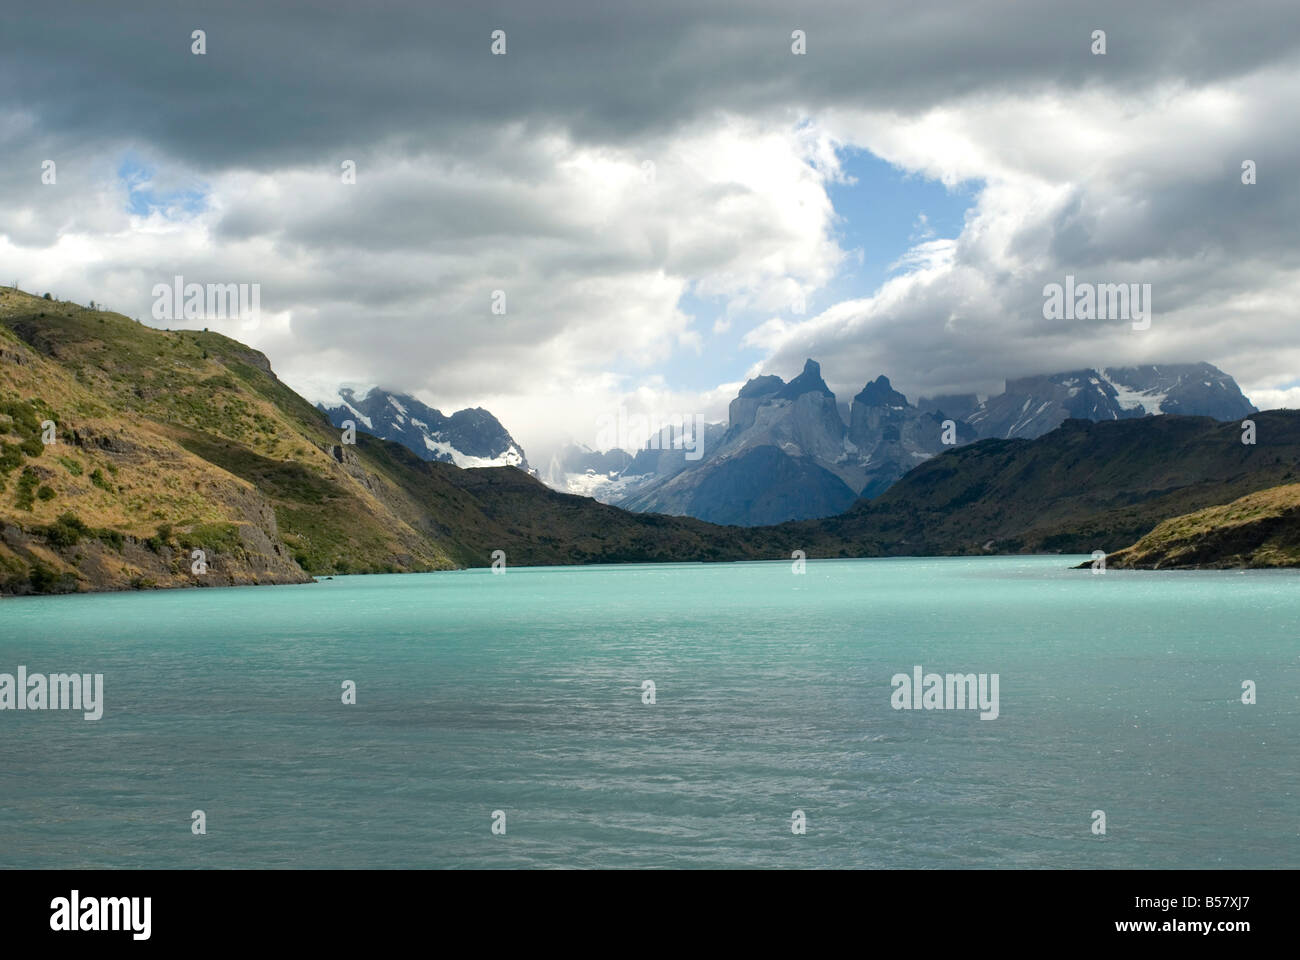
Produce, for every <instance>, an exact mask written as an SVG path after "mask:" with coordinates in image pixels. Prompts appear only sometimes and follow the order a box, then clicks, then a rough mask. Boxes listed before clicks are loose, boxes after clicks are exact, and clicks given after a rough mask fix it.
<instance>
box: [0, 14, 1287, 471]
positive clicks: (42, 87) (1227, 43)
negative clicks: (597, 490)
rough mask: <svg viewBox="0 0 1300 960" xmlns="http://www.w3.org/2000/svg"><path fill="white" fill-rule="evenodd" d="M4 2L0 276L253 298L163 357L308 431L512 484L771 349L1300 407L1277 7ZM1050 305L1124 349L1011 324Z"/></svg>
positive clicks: (136, 292)
mask: <svg viewBox="0 0 1300 960" xmlns="http://www.w3.org/2000/svg"><path fill="white" fill-rule="evenodd" d="M5 5H6V10H5V12H4V28H3V30H2V31H0V157H2V158H3V160H2V161H0V270H2V271H3V272H4V276H3V278H0V279H3V281H4V282H6V283H8V282H10V281H11V280H17V281H18V282H19V285H20V286H21V287H23V288H24V289H27V290H31V291H35V292H44V291H46V290H49V291H52V292H53V293H54V294H56V295H57V296H60V297H63V298H67V299H73V300H77V301H79V302H83V303H84V302H87V301H90V300H96V301H98V302H102V303H104V304H106V305H107V306H108V307H110V308H111V309H115V310H118V311H121V312H123V313H127V314H129V315H131V316H135V317H139V318H140V319H142V320H144V321H145V322H148V323H153V324H155V325H158V326H170V327H174V328H175V327H184V326H187V324H186V322H184V321H182V320H174V321H155V320H153V319H152V317H151V308H152V305H153V302H154V298H153V295H152V290H153V287H154V285H155V284H157V283H160V282H169V281H170V279H171V278H172V277H173V276H176V275H181V276H183V277H184V278H185V280H186V281H187V282H197V283H204V284H206V283H257V284H260V288H261V314H260V316H259V317H258V319H257V321H256V323H253V322H249V321H240V320H233V321H228V322H227V321H218V320H205V321H202V322H197V323H189V324H188V325H189V326H209V327H211V328H213V329H219V330H221V331H222V332H225V333H228V334H230V335H231V336H235V337H237V338H239V339H241V340H244V341H246V342H249V343H251V344H253V345H255V346H257V347H258V348H259V349H261V350H263V351H265V352H266V353H267V354H268V356H269V357H270V358H271V361H272V364H273V365H274V367H275V369H276V370H277V371H278V372H279V374H280V376H281V377H282V379H284V380H285V381H286V382H288V383H289V384H290V385H292V386H294V387H295V388H297V389H298V390H299V391H300V392H303V393H304V394H305V395H307V396H309V397H310V398H312V399H316V398H318V397H321V396H324V395H326V394H327V393H328V392H330V391H331V390H332V389H333V388H334V387H336V386H337V385H338V384H340V383H351V384H373V383H381V384H383V385H385V386H388V387H390V388H393V389H398V390H403V391H406V392H410V393H415V394H417V395H418V396H420V397H421V399H423V400H425V401H426V402H428V403H430V404H432V405H434V406H437V407H439V408H441V409H443V410H444V412H450V411H451V410H453V409H457V408H459V407H462V406H468V405H481V406H485V407H487V408H488V409H490V410H492V411H493V412H494V413H496V414H497V416H498V417H499V418H500V419H501V420H502V421H503V423H505V425H506V426H507V428H508V429H510V430H511V432H512V433H514V435H515V436H516V438H517V439H519V440H520V441H521V442H522V443H523V445H524V447H525V449H526V450H527V451H528V453H529V457H530V459H531V460H533V462H534V463H543V462H544V461H545V459H546V458H547V457H548V456H549V455H550V453H551V452H553V451H554V449H556V447H557V446H558V445H559V444H561V443H562V442H564V441H565V440H567V439H569V438H570V437H572V438H575V439H577V440H579V441H585V442H588V443H591V442H593V441H594V439H595V435H596V432H597V419H598V418H599V417H600V416H602V415H603V414H608V413H610V412H613V411H614V410H616V409H617V408H618V406H619V405H620V404H622V405H626V406H627V407H628V409H629V410H631V411H641V412H646V413H650V414H659V415H662V416H665V417H667V416H671V415H673V414H674V413H704V414H706V415H708V416H709V417H710V419H722V418H725V412H726V404H727V401H728V400H729V399H730V398H731V397H732V396H734V394H735V391H736V389H737V388H738V386H739V385H740V384H741V383H742V382H743V381H744V380H745V379H746V378H747V377H749V376H752V375H755V374H756V373H759V372H765V373H776V374H779V375H781V376H783V377H786V378H789V377H790V376H793V375H794V374H795V373H797V372H798V371H799V369H800V368H801V367H802V365H803V361H804V358H805V357H813V358H816V359H818V360H819V361H820V362H821V364H822V369H823V373H824V375H825V377H826V379H827V381H828V382H829V384H830V386H831V388H832V389H833V390H835V392H836V393H837V395H839V396H840V398H841V399H842V400H847V399H848V398H850V397H851V396H852V395H853V394H854V393H856V392H857V391H858V390H859V389H861V387H862V385H863V384H864V383H865V382H866V381H867V380H868V379H871V378H874V377H875V376H877V375H878V374H880V373H887V374H888V375H889V376H890V377H891V379H892V380H893V381H894V384H895V386H897V387H898V388H900V389H902V390H903V391H904V392H906V393H907V394H908V395H909V396H910V397H912V398H913V399H915V397H916V396H917V395H918V394H933V393H950V392H972V391H973V392H979V393H989V392H997V391H999V390H1001V388H1002V384H1003V381H1004V379H1005V378H1007V377H1009V376H1022V375H1027V374H1032V373H1045V372H1055V371H1058V370H1064V369H1072V368H1078V367H1084V366H1114V365H1122V364H1131V363H1162V362H1164V363H1172V362H1183V361H1197V360H1208V361H1210V362H1211V363H1214V364H1216V365H1218V366H1220V367H1221V368H1223V369H1224V370H1226V371H1227V372H1228V373H1230V374H1232V375H1233V376H1235V377H1236V378H1237V380H1238V382H1239V383H1240V384H1241V385H1242V387H1243V389H1244V390H1245V391H1246V393H1247V395H1248V396H1250V397H1251V399H1252V400H1253V401H1254V402H1255V403H1256V404H1257V405H1259V406H1261V407H1275V406H1281V405H1291V406H1300V324H1298V322H1297V321H1298V320H1300V311H1298V310H1297V303H1300V202H1298V200H1297V198H1300V110H1297V109H1296V104H1297V103H1300V5H1297V4H1295V3H1294V2H1245V0H1239V2H1236V3H1233V4H1222V3H1203V2H1196V0H1169V2H1164V0H1144V2H1142V3H1139V4H1134V3H1132V0H1122V2H1118V0H1117V2H1111V0H1094V2H1090V3H1088V4H1079V3H1068V4H1066V3H1062V4H1055V3H1051V4H1048V3H1033V4H1029V3H1011V2H1006V3H1003V2H984V0H951V2H943V3H939V2H925V0H907V2H899V3H874V2H864V0H854V2H848V3H835V2H819V3H815V4H797V3H796V4H791V3H788V2H782V3H767V2H746V3H743V4H732V3H708V2H700V0H689V2H678V0H655V2H654V3H642V4H631V3H629V4H622V3H608V2H603V0H547V2H544V3H542V2H538V0H522V2H518V3H492V2H475V3H472V4H451V3H449V2H437V3H430V2H428V0H425V2H420V3H414V2H400V3H399V2H389V3H385V2H368V3H365V4H346V5H345V4H340V3H331V4H323V3H322V4H306V3H293V4H290V3H266V2H263V0H258V2H243V0H222V2H220V3H211V4H203V3H186V2H183V0H182V2H178V0H166V2H160V3H141V2H132V0H126V2H123V3H114V4H102V3H101V4H93V5H92V4H82V3H68V4H62V3H58V2H54V3H45V4H43V5H40V6H28V7H26V8H25V9H24V10H23V11H22V12H17V10H16V7H15V6H14V5H12V4H10V3H9V2H7V0H6V4H5ZM1085 8H1086V9H1085ZM1099 29H1100V30H1104V31H1105V44H1106V52H1105V54H1104V55H1097V54H1094V53H1093V52H1092V49H1093V46H1094V40H1093V31H1095V30H1099ZM195 30H203V31H204V34H205V43H206V52H205V53H203V54H202V55H198V54H195V53H194V52H192V51H193V45H194V42H195V41H194V40H193V39H192V36H193V32H194V31H195ZM496 30H502V31H504V32H505V54H504V55H494V54H493V52H492V49H491V48H492V44H493V40H492V35H493V31H496ZM796 30H801V31H803V33H804V36H805V37H806V41H805V42H806V53H804V54H802V55H797V54H795V53H794V52H793V51H792V45H793V44H794V43H795V41H794V40H792V33H793V32H794V31H796ZM1246 160H1249V161H1253V162H1254V164H1255V166H1256V171H1257V174H1256V175H1257V183H1255V184H1253V185H1245V184H1243V183H1242V173H1241V171H1242V163H1243V161H1246ZM46 161H54V164H55V168H54V169H55V173H56V176H55V182H54V183H43V182H42V171H43V169H46V168H45V167H44V166H43V165H44V164H45V163H46ZM348 161H351V162H352V163H354V164H355V170H356V177H355V183H345V182H344V179H345V177H344V176H343V172H342V171H343V168H344V164H345V163H346V162H348ZM47 179H48V178H47ZM1066 274H1073V275H1074V276H1076V278H1078V279H1079V280H1080V281H1091V282H1097V283H1149V284H1151V288H1152V301H1153V316H1152V322H1151V326H1150V329H1148V330H1142V331H1138V330H1134V329H1133V327H1132V324H1131V323H1129V322H1127V321H1124V320H1090V321H1082V320H1046V319H1044V317H1043V286H1044V284H1047V283H1052V282H1061V281H1063V280H1064V277H1065V275H1066ZM494 291H503V292H504V295H505V297H504V302H505V313H504V315H502V314H499V313H494V312H493V310H492V305H493V295H494ZM499 302H500V301H499V300H498V303H499Z"/></svg>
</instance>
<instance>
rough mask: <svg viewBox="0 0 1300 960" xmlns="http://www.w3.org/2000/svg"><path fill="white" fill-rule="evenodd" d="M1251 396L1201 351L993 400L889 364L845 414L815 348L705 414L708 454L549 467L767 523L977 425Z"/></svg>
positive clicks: (676, 505) (1210, 405)
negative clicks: (798, 365) (915, 393)
mask: <svg viewBox="0 0 1300 960" xmlns="http://www.w3.org/2000/svg"><path fill="white" fill-rule="evenodd" d="M1254 409H1255V408H1254V407H1253V406H1252V405H1251V404H1250V402H1249V401H1248V400H1247V399H1246V398H1245V397H1244V396H1243V395H1242V393H1241V390H1240V388H1238V386H1237V384H1236V383H1235V382H1234V381H1233V379H1232V378H1231V377H1230V376H1228V375H1227V374H1226V373H1224V372H1223V371H1221V370H1219V369H1217V368H1216V367H1214V366H1211V365H1210V364H1208V363H1196V364H1175V365H1162V366H1154V365H1153V366H1143V367H1122V368H1108V369H1105V370H1092V369H1088V370H1076V371H1071V372H1067V373H1058V374H1053V375H1050V376H1039V377H1026V378H1022V379H1016V380H1009V381H1007V384H1006V389H1005V391H1004V392H1003V393H1001V394H997V395H995V396H992V397H988V398H986V399H984V400H980V399H979V398H978V397H976V396H974V395H965V396H960V395H959V396H945V397H935V398H924V397H923V398H921V399H919V400H918V401H917V403H916V404H915V405H913V404H912V403H910V402H909V401H908V399H907V397H905V396H904V395H903V394H902V393H900V392H899V391H897V390H895V389H894V387H893V385H892V384H891V383H890V381H889V378H888V377H886V376H883V375H882V376H879V377H877V378H876V379H875V380H872V381H870V382H869V383H867V385H866V386H865V387H863V389H862V390H861V391H860V392H859V393H858V394H857V395H856V396H855V397H854V398H853V401H852V404H851V405H850V406H849V408H848V413H847V416H845V415H844V414H843V413H842V412H841V408H840V407H839V405H838V404H837V402H836V399H835V395H834V394H833V393H832V392H831V391H830V389H829V388H828V387H827V386H826V382H825V381H824V380H823V379H822V376H821V368H820V366H819V365H818V364H817V363H816V362H815V361H813V360H808V361H807V362H806V363H805V364H804V369H803V371H802V372H801V373H800V374H799V375H798V376H797V377H795V378H794V379H792V380H791V381H790V382H789V383H787V382H785V381H784V380H782V379H781V378H780V377H776V376H761V377H756V378H754V379H752V380H750V381H749V382H748V383H746V384H745V385H744V387H742V388H741V390H740V392H739V395H738V396H737V397H736V398H735V399H734V400H733V401H732V402H731V406H730V408H729V410H728V422H727V423H726V424H725V425H722V424H717V425H710V426H709V427H708V428H706V433H705V438H706V442H705V444H704V451H705V452H704V456H703V457H701V458H700V459H697V460H689V459H687V458H685V457H684V456H683V455H682V454H681V452H680V451H677V452H676V455H675V456H674V455H672V451H668V450H665V449H664V447H665V446H667V445H666V444H665V443H663V442H660V443H658V444H656V446H657V448H658V449H656V450H653V451H651V450H642V451H640V452H638V453H637V455H636V456H635V457H631V456H630V455H629V454H626V453H624V452H623V451H609V452H607V453H605V454H600V455H598V454H596V453H594V452H593V451H589V450H581V449H573V450H572V451H571V452H570V451H566V454H565V456H564V457H562V458H561V460H560V462H559V465H558V466H559V469H556V465H555V464H553V466H552V470H551V471H550V473H549V474H548V480H549V482H550V483H551V484H552V485H554V486H556V487H558V488H561V489H566V490H569V491H571V492H581V493H584V494H587V495H590V496H595V497H597V498H598V499H601V500H603V501H605V502H608V503H613V504H616V505H618V506H621V507H624V508H625V509H628V510H634V511H642V512H647V511H648V512H658V513H667V514H672V515H685V516H692V517H696V518H698V519H701V520H708V521H710V522H713V523H728V524H739V525H743V526H762V525H767V524H774V523H782V522H785V521H787V520H803V519H812V518H818V517H829V516H833V515H835V514H838V513H841V512H843V511H844V510H847V509H848V508H849V507H850V505H852V504H853V503H854V502H855V501H856V500H858V499H859V498H866V499H872V498H874V497H878V496H880V495H881V494H883V493H884V492H885V491H887V490H888V489H889V488H890V487H891V486H892V485H893V484H894V483H896V482H897V481H898V480H899V479H900V478H901V477H902V476H904V475H905V474H906V473H907V472H908V471H909V470H911V469H912V468H913V467H915V466H917V465H918V464H919V463H922V462H924V461H925V460H928V459H929V458H931V457H934V456H936V455H937V454H939V453H941V452H943V451H944V450H945V449H947V448H951V447H956V446H962V445H964V444H967V443H972V442H974V441H976V440H980V439H987V438H997V439H1009V438H1025V439H1033V438H1036V437H1040V436H1043V435H1044V434H1046V433H1048V432H1050V431H1052V430H1054V429H1056V428H1057V427H1058V426H1060V425H1061V424H1062V423H1064V422H1065V421H1066V420H1067V419H1084V420H1091V421H1097V422H1100V421H1106V420H1126V419H1133V418H1137V417H1146V416H1152V415H1157V414H1183V415H1190V416H1208V417H1213V418H1214V419H1216V420H1239V419H1240V418H1242V417H1244V416H1247V415H1248V414H1250V413H1252V412H1253V411H1254ZM945 422H950V426H948V427H947V428H945ZM647 454H653V455H652V456H647ZM602 458H603V459H602ZM620 464H622V465H621V466H620ZM570 468H572V469H570Z"/></svg>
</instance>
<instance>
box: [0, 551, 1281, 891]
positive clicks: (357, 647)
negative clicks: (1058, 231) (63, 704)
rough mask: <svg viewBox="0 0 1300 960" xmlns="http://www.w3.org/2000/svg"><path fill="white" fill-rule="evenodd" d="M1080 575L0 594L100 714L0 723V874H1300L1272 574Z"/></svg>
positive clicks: (16, 660)
mask: <svg viewBox="0 0 1300 960" xmlns="http://www.w3.org/2000/svg"><path fill="white" fill-rule="evenodd" d="M1084 559H1086V558H1084V557H1078V558H1070V557H1028V558H1025V557H1013V558H977V559H889V560H856V561H820V562H819V561H809V562H808V564H807V571H806V573H805V574H803V575H795V574H793V573H792V569H791V565H790V564H789V563H743V564H715V565H690V564H672V565H644V566H640V565H631V566H593V567H563V568H528V569H525V568H511V569H508V570H507V571H506V573H505V574H504V575H494V574H492V573H491V572H490V571H489V570H486V569H484V570H473V571H462V572H456V573H438V574H411V575H404V576H369V577H340V578H336V579H334V580H331V581H322V582H319V583H315V584H309V585H304V586H291V587H252V588H238V589H202V590H180V591H164V592H145V593H129V594H101V595H76V596H67V597H33V598H18V599H14V598H9V599H3V600H0V673H9V674H14V673H16V671H17V667H18V666H19V665H20V664H21V665H24V666H25V667H26V668H27V670H28V672H29V673H36V672H42V673H55V672H65V671H68V672H72V671H75V672H79V673H102V674H103V675H104V713H103V717H102V719H100V720H98V721H87V720H84V719H83V718H82V715H81V713H79V712H69V711H50V710H46V711H28V710H24V711H15V710H4V711H0V866H3V867H523V866H527V867H923V868H924V867H1100V868H1107V867H1157V868H1162V867H1191V868H1211V867H1212V868H1219V867H1297V866H1300V600H1298V599H1297V598H1298V597H1300V574H1297V573H1293V572H1250V573H1242V572H1189V573H1182V572H1165V573H1150V572H1123V571H1109V572H1107V573H1106V574H1105V575H1104V576H1098V575H1093V574H1091V573H1090V572H1089V571H1086V570H1084V571H1078V570H1071V569H1069V567H1070V566H1071V565H1072V564H1074V563H1077V562H1079V561H1080V560H1084ZM918 664H919V665H921V666H922V667H923V669H924V671H925V672H926V673H929V672H931V671H933V672H937V673H940V674H946V673H963V674H964V673H976V674H981V673H983V674H997V675H998V678H999V705H998V707H999V710H998V712H999V715H998V717H997V718H996V719H988V720H983V719H981V718H980V714H979V712H978V711H975V710H969V709H965V710H961V709H953V710H920V709H918V710H901V709H894V708H893V707H892V706H891V695H892V694H893V693H894V689H893V687H892V686H891V677H893V676H894V675H895V674H898V673H905V674H909V675H910V674H911V673H912V671H913V668H914V667H915V666H916V665H918ZM646 680H650V681H653V683H654V685H655V687H654V695H655V702H654V703H653V704H648V703H644V702H643V682H644V681H646ZM1246 680H1250V681H1253V682H1254V683H1255V684H1256V687H1257V699H1258V702H1257V703H1255V704H1253V705H1247V704H1243V703H1242V702H1241V700H1242V683H1243V681H1246ZM344 681H353V682H354V683H355V684H356V691H357V693H356V700H357V702H356V704H355V705H345V704H344V703H343V702H342V685H343V682H344ZM195 810H202V811H204V813H205V815H206V826H207V833H206V835H203V836H196V835H194V834H193V833H192V832H191V814H192V812H193V811H195ZM795 810H801V811H803V813H804V816H805V818H806V833H804V834H802V835H796V834H794V833H793V832H792V829H791V824H792V822H793V821H792V816H793V812H794V811H795ZM1094 810H1102V811H1104V812H1105V817H1106V833H1105V835H1097V834H1094V833H1093V832H1092V827H1093V824H1094V818H1093V811H1094ZM493 811H502V812H504V814H505V833H504V835H500V834H494V833H493V831H492V826H493V822H494V817H493ZM497 820H498V822H499V817H498V818H497Z"/></svg>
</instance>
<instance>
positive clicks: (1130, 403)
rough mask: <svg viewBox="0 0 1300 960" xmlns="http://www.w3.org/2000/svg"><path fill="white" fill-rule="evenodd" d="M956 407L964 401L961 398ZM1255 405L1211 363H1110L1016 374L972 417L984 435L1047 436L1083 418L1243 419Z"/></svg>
mask: <svg viewBox="0 0 1300 960" xmlns="http://www.w3.org/2000/svg"><path fill="white" fill-rule="evenodd" d="M954 408H956V405H954ZM1254 412H1255V408H1254V407H1253V406H1252V405H1251V403H1250V401H1249V400H1247V399H1246V398H1245V397H1244V396H1243V395H1242V393H1241V388H1239V387H1238V386H1237V383H1236V381H1235V380H1233V379H1232V377H1230V376H1228V375H1227V374H1226V373H1224V372H1223V371H1222V370H1220V369H1219V368H1218V367H1215V366H1213V365H1211V364H1208V363H1180V364H1161V365H1159V366H1154V365H1153V366H1141V367H1108V368H1106V369H1103V370H1074V371H1070V372H1068V373H1055V374H1051V375H1050V376H1038V377H1023V378H1021V379H1019V380H1008V381H1007V386H1006V391H1005V392H1003V393H1001V394H998V395H997V396H994V397H989V398H988V399H987V400H985V401H984V402H982V403H979V404H976V405H975V406H974V407H973V409H972V410H971V411H970V412H969V413H967V414H966V416H965V419H966V421H967V422H968V423H970V425H971V426H972V427H974V428H975V431H976V432H977V433H978V434H979V436H980V437H981V438H984V437H1002V438H1008V437H1024V438H1026V439H1031V440H1032V439H1033V438H1035V437H1041V436H1042V435H1043V434H1045V433H1047V432H1048V431H1050V430H1054V429H1055V428H1056V427H1058V426H1060V424H1061V422H1062V421H1064V420H1066V419H1068V418H1074V419H1077V420H1127V419H1130V418H1132V417H1145V416H1152V415H1155V414H1161V413H1179V414H1186V415H1189V416H1202V417H1213V418H1214V419H1216V420H1236V419H1238V418H1240V417H1245V416H1247V415H1249V414H1251V413H1254Z"/></svg>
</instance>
